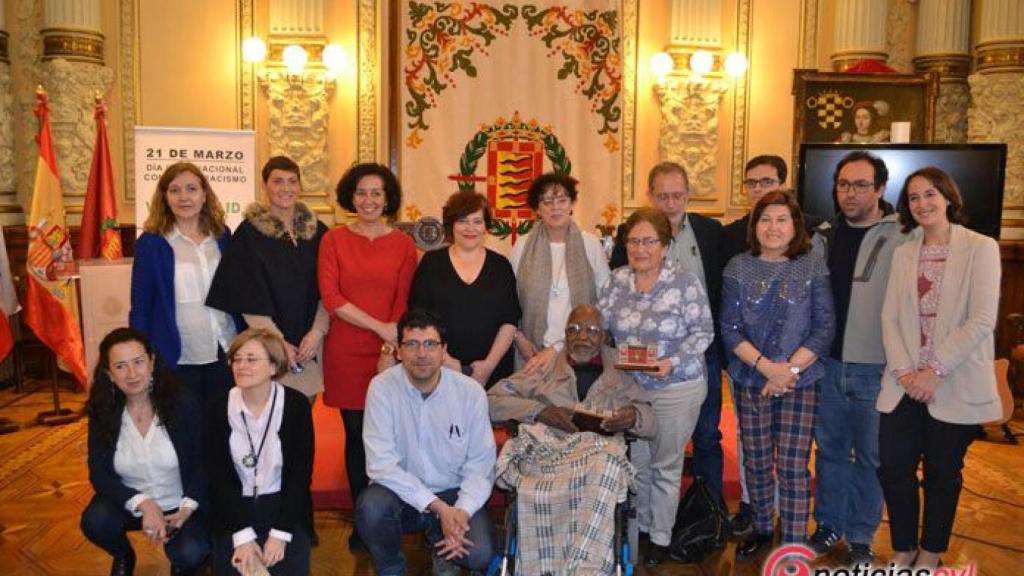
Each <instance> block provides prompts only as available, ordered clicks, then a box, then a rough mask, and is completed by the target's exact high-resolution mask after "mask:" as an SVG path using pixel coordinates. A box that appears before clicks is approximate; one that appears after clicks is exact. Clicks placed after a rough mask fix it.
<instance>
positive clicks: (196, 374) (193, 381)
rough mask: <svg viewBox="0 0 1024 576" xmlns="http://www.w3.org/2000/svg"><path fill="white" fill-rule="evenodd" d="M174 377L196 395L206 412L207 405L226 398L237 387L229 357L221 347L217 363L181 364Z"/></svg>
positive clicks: (218, 348)
mask: <svg viewBox="0 0 1024 576" xmlns="http://www.w3.org/2000/svg"><path fill="white" fill-rule="evenodd" d="M174 375H175V376H177V377H178V381H179V382H181V383H182V384H184V385H185V386H186V387H187V388H188V389H189V391H191V392H192V394H193V395H195V397H196V401H197V402H199V406H200V407H201V408H203V409H204V410H205V409H206V405H207V404H210V403H211V402H214V401H216V400H219V399H221V398H224V397H226V396H227V395H228V390H231V387H232V386H234V385H235V377H234V376H233V375H232V374H231V368H230V367H229V366H228V356H227V354H226V353H225V352H224V350H223V349H222V348H221V347H220V346H218V347H217V360H216V361H214V362H210V363H209V364H179V365H178V369H177V370H175V371H174Z"/></svg>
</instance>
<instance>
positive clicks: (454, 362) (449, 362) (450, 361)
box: [441, 350, 462, 374]
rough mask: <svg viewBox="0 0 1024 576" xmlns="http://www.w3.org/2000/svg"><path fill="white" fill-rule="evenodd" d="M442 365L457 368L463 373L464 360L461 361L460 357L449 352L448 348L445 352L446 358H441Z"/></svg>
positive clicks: (451, 368)
mask: <svg viewBox="0 0 1024 576" xmlns="http://www.w3.org/2000/svg"><path fill="white" fill-rule="evenodd" d="M441 366H444V367H445V368H448V369H450V370H455V371H456V372H458V373H459V374H461V373H462V362H459V359H458V358H456V357H454V356H452V355H451V354H449V353H448V351H447V350H445V352H444V358H442V359H441Z"/></svg>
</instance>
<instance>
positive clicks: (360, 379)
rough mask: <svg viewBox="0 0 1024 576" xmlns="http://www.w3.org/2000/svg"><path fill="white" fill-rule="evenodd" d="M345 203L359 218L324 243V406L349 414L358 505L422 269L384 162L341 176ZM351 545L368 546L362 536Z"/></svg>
mask: <svg viewBox="0 0 1024 576" xmlns="http://www.w3.org/2000/svg"><path fill="white" fill-rule="evenodd" d="M337 194H338V204H340V205H341V207H342V208H344V209H345V210H346V211H348V212H350V213H352V214H354V215H355V217H356V218H355V221H354V222H352V223H351V224H349V225H348V226H341V227H338V228H335V229H334V230H331V231H330V232H328V233H327V234H326V235H325V236H324V239H323V241H322V242H321V243H320V259H319V266H318V269H319V277H320V297H321V298H322V299H323V305H324V308H325V309H327V312H328V313H329V314H330V315H331V324H330V328H329V329H328V331H327V338H326V340H325V341H324V404H326V405H328V406H331V407H333V408H339V409H340V410H341V419H342V422H343V424H344V426H345V470H346V472H347V473H348V481H349V493H350V494H351V496H352V502H353V503H355V501H356V499H357V498H358V497H359V493H360V492H361V491H362V490H363V488H365V487H366V485H367V484H368V483H369V481H368V480H367V478H366V455H365V453H364V452H363V407H364V405H365V403H366V390H367V388H369V386H370V379H371V378H373V377H374V376H375V375H376V374H377V364H378V361H379V360H380V359H381V357H382V356H390V355H391V354H392V352H393V351H394V347H395V344H396V342H397V340H398V337H397V331H396V325H397V322H398V319H399V318H401V317H402V314H403V313H404V312H405V309H406V303H407V301H408V300H409V286H410V284H411V283H412V275H413V272H415V270H416V246H415V245H414V244H413V241H412V238H410V237H409V236H408V235H406V234H405V233H404V232H401V231H400V230H397V229H395V228H394V227H392V226H391V225H390V224H389V220H390V219H391V218H394V216H395V215H396V214H398V209H399V206H400V205H401V203H402V189H401V187H400V186H399V184H398V179H397V178H395V175H394V174H392V172H391V170H388V168H387V167H386V166H382V165H380V164H369V163H368V164H356V165H355V166H353V167H352V168H349V170H348V171H347V172H345V175H344V176H342V177H341V180H340V181H339V182H338V188H337ZM349 547H350V548H353V549H359V548H362V542H361V541H360V540H359V539H358V536H356V535H355V534H353V535H352V538H350V539H349Z"/></svg>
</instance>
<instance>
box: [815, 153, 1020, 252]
mask: <svg viewBox="0 0 1024 576" xmlns="http://www.w3.org/2000/svg"><path fill="white" fill-rule="evenodd" d="M854 150H867V151H869V152H871V153H872V154H875V155H876V156H878V157H880V158H881V159H882V160H884V161H885V165H886V167H887V168H888V169H889V183H888V185H887V186H886V187H885V196H884V197H885V199H886V200H887V201H888V202H889V203H890V204H892V205H893V207H894V208H895V207H896V201H897V200H898V199H899V195H900V190H901V189H902V188H903V182H904V180H906V178H907V176H909V175H910V174H911V173H912V172H914V171H915V170H917V169H919V168H924V167H926V166H935V167H937V168H940V169H942V170H943V171H945V172H946V173H947V174H949V175H950V176H951V177H952V178H953V180H955V181H956V184H957V186H958V187H959V188H960V193H961V194H962V195H963V197H964V212H965V213H966V214H967V224H966V225H967V227H968V228H971V229H972V230H975V231H977V232H980V233H982V234H985V235H987V236H991V237H992V238H995V239H997V240H998V239H999V232H1000V225H1001V223H1002V213H1003V183H1004V180H1005V177H1006V144H802V145H801V146H800V164H799V167H798V169H797V197H798V200H799V202H800V206H801V207H802V208H803V210H804V213H806V214H809V215H811V216H814V217H817V218H819V219H830V218H832V216H833V215H835V213H836V210H837V208H836V203H835V198H834V196H833V193H832V192H833V191H832V174H833V173H834V172H835V168H836V165H837V164H839V161H840V160H841V159H842V158H843V157H844V156H846V155H847V154H849V153H850V152H852V151H854Z"/></svg>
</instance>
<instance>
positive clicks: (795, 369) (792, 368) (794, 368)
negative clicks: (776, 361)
mask: <svg viewBox="0 0 1024 576" xmlns="http://www.w3.org/2000/svg"><path fill="white" fill-rule="evenodd" d="M789 371H790V372H792V373H793V374H796V375H797V376H799V375H800V367H799V366H790V367H789Z"/></svg>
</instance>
